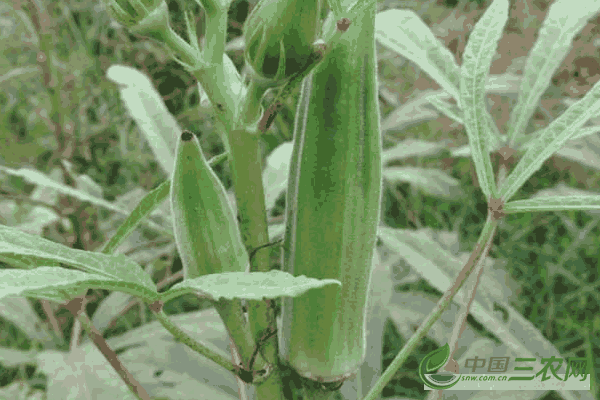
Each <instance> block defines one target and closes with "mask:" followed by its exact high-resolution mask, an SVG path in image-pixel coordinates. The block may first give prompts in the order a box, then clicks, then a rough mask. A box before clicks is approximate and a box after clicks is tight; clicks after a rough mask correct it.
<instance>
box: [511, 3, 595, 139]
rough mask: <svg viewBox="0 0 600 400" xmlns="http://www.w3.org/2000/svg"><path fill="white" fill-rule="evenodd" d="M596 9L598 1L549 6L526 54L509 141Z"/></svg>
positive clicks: (518, 132) (522, 126)
mask: <svg viewBox="0 0 600 400" xmlns="http://www.w3.org/2000/svg"><path fill="white" fill-rule="evenodd" d="M599 10H600V4H598V3H597V2H596V3H595V4H594V2H588V3H587V4H586V5H585V7H573V1H572V0H559V1H555V2H554V3H553V4H552V5H551V6H550V10H549V11H548V15H547V16H546V18H545V19H544V23H543V25H542V28H541V29H540V32H539V34H538V38H537V40H536V42H535V44H534V45H533V48H532V49H531V51H530V52H529V56H527V62H526V63H525V68H524V70H523V83H522V84H521V87H520V89H519V98H518V100H517V103H516V104H515V106H514V108H513V109H512V111H511V114H510V120H509V124H508V126H509V131H508V137H509V139H510V142H511V143H512V142H514V141H516V140H518V139H519V136H522V135H523V134H524V133H525V128H526V125H527V122H528V121H529V119H530V118H531V116H532V115H533V112H534V111H535V109H536V108H537V106H538V102H539V100H540V98H541V97H542V94H543V93H544V92H545V90H546V89H547V88H548V86H550V79H551V78H552V77H553V76H554V73H555V72H556V70H557V68H558V66H559V65H560V64H561V63H562V60H563V59H564V58H565V56H566V55H567V53H568V52H569V51H570V49H571V47H572V41H573V38H574V37H575V36H576V35H577V34H578V33H579V32H580V31H581V30H582V29H583V27H584V26H585V25H586V24H587V22H588V19H589V18H591V17H592V16H594V15H595V14H596V13H598V11H599Z"/></svg>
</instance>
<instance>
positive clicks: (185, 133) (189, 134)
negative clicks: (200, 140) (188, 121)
mask: <svg viewBox="0 0 600 400" xmlns="http://www.w3.org/2000/svg"><path fill="white" fill-rule="evenodd" d="M193 138H194V134H193V133H192V132H190V131H188V130H185V131H183V132H181V140H182V141H184V142H189V141H190V140H192V139H193Z"/></svg>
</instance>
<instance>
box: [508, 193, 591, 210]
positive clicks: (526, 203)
mask: <svg viewBox="0 0 600 400" xmlns="http://www.w3.org/2000/svg"><path fill="white" fill-rule="evenodd" d="M565 210H600V196H543V197H538V198H534V199H527V200H517V201H510V202H508V203H507V204H506V205H505V206H504V212H506V213H507V214H512V213H518V212H534V211H538V212H541V211H565Z"/></svg>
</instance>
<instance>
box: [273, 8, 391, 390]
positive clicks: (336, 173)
mask: <svg viewBox="0 0 600 400" xmlns="http://www.w3.org/2000/svg"><path fill="white" fill-rule="evenodd" d="M367 1H369V2H371V4H370V6H369V8H368V10H366V11H365V13H364V14H362V15H360V16H359V17H358V18H357V20H356V21H351V22H352V24H351V26H350V29H348V31H347V32H345V33H344V34H343V36H342V38H343V40H342V41H341V42H340V43H338V44H336V45H335V46H334V47H333V48H332V50H331V53H330V54H329V55H328V56H327V58H326V59H325V60H323V62H322V64H321V65H319V66H318V67H317V68H316V69H315V71H313V72H312V73H311V74H310V75H309V76H308V77H307V78H306V79H305V80H304V82H303V84H302V92H301V95H300V99H299V102H298V108H297V111H296V120H295V126H294V151H293V155H292V164H291V166H290V179H289V186H288V193H287V199H286V231H285V239H284V251H283V268H284V270H286V271H287V272H290V273H292V274H293V275H295V276H299V275H306V276H308V277H312V278H320V279H324V278H333V279H338V280H340V281H341V282H342V286H341V287H339V286H337V285H331V286H327V287H325V288H322V289H314V290H311V291H309V292H307V293H305V294H303V295H301V296H300V297H296V298H284V299H283V307H282V319H283V325H282V331H281V333H280V356H281V358H282V359H283V361H284V362H286V363H287V364H288V365H289V366H291V367H292V368H293V369H295V370H296V372H298V373H299V374H300V375H302V376H304V377H306V378H309V379H312V380H315V381H319V382H337V381H342V380H344V379H347V378H348V377H350V376H351V375H352V374H353V373H354V372H355V371H356V370H357V369H358V368H359V366H360V365H361V364H362V363H363V361H364V357H365V353H366V342H365V340H366V326H365V324H366V311H367V296H368V292H369V288H370V277H371V268H372V267H371V264H372V256H373V251H374V247H375V241H376V232H377V225H378V220H379V207H380V194H381V135H380V128H379V105H378V95H377V72H376V71H377V70H376V54H375V37H374V19H375V6H376V2H375V1H372V0H367Z"/></svg>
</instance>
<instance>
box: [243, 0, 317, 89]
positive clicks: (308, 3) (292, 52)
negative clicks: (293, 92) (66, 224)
mask: <svg viewBox="0 0 600 400" xmlns="http://www.w3.org/2000/svg"><path fill="white" fill-rule="evenodd" d="M322 1H323V0H261V1H260V2H259V3H258V4H257V5H256V6H255V8H254V9H253V10H252V12H251V13H250V16H249V17H248V19H247V21H246V23H245V26H244V36H245V39H246V51H245V57H246V62H247V63H248V65H250V66H252V68H253V70H254V72H255V74H256V75H257V76H258V77H260V78H263V79H265V80H266V81H269V82H272V83H274V84H281V83H283V81H284V80H285V79H287V78H289V77H290V76H292V75H293V74H294V73H296V72H300V71H302V69H303V67H304V66H305V65H306V64H307V61H308V60H309V59H310V56H311V54H312V53H313V42H314V41H315V40H316V39H317V34H318V32H319V29H320V27H321V23H320V15H321V7H322Z"/></svg>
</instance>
